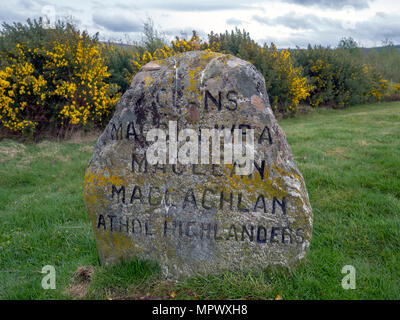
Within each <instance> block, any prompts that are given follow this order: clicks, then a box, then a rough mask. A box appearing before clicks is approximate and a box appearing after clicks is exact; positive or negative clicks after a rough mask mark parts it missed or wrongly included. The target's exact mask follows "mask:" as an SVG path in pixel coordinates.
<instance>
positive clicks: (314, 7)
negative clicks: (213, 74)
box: [0, 0, 400, 48]
mask: <svg viewBox="0 0 400 320" xmlns="http://www.w3.org/2000/svg"><path fill="white" fill-rule="evenodd" d="M45 14H46V15H48V16H49V17H50V18H54V16H55V17H56V18H60V17H65V16H72V17H73V18H74V20H75V22H76V23H77V25H78V26H79V27H80V28H81V29H86V30H87V31H88V32H89V33H95V32H97V31H98V32H99V33H100V38H101V39H110V40H122V41H124V40H125V39H131V40H140V38H141V32H142V28H143V22H144V21H146V20H147V18H148V17H150V18H151V19H152V20H153V21H154V24H155V26H156V27H157V28H158V29H159V30H160V31H163V32H164V33H165V35H166V36H167V37H171V36H175V35H179V34H181V33H182V32H183V33H186V34H187V35H188V36H190V35H191V30H193V29H195V30H197V31H198V32H199V34H200V36H201V37H203V38H206V36H207V34H208V33H209V32H210V31H214V32H224V31H225V30H231V29H234V28H235V27H238V28H240V29H243V28H244V29H245V30H246V31H248V32H250V35H251V37H252V38H253V39H255V40H256V41H258V42H259V43H260V44H262V43H264V42H267V43H270V42H274V43H275V44H277V45H278V47H280V48H285V47H295V46H300V47H305V46H307V44H308V43H311V44H312V45H314V44H322V45H331V46H336V45H337V43H338V42H339V40H340V39H341V38H342V37H349V36H351V37H353V38H354V39H355V40H357V41H358V42H359V43H360V44H361V45H362V46H364V47H371V46H377V45H381V44H382V41H383V40H385V39H389V40H391V41H392V42H394V43H395V44H399V43H400V1H396V0H332V1H331V0H283V1H275V0H270V1H269V0H268V1H261V0H203V1H201V0H195V1H190V0H186V1H185V0H183V1H182V0H181V1H178V0H107V1H100V0H90V1H88V0H57V1H54V0H0V20H1V22H8V23H10V22H13V21H18V22H23V21H25V20H26V19H27V18H35V17H39V16H43V15H45Z"/></svg>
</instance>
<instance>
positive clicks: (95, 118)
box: [0, 32, 120, 134]
mask: <svg viewBox="0 0 400 320" xmlns="http://www.w3.org/2000/svg"><path fill="white" fill-rule="evenodd" d="M33 45H35V44H32V43H27V44H25V43H18V44H17V45H16V47H15V50H11V51H10V52H9V53H8V54H7V55H6V56H5V59H4V60H3V61H2V62H3V67H2V69H1V70H0V124H1V125H3V126H4V127H6V128H8V129H9V130H11V131H14V132H19V133H22V134H28V133H29V134H34V133H35V131H36V130H37V129H39V131H40V130H41V129H44V128H46V127H49V126H51V127H57V128H59V129H60V128H62V127H66V126H67V127H70V126H74V125H80V126H86V125H88V124H89V123H92V124H94V125H102V124H103V122H104V121H105V120H106V119H107V117H108V116H109V115H110V113H111V112H112V111H113V109H114V107H115V105H116V103H117V101H118V99H119V96H120V94H119V93H117V92H116V91H117V88H116V86H115V85H111V84H109V83H106V79H107V78H108V77H109V76H110V74H109V72H108V71H107V66H106V65H105V62H104V58H103V54H102V52H101V50H102V45H101V44H99V43H98V42H96V41H91V40H90V39H88V38H87V37H85V36H84V37H82V36H81V35H80V34H79V32H76V33H73V34H67V37H66V38H64V39H61V40H55V41H51V42H47V43H44V44H43V43H41V45H40V46H39V47H34V48H32V46H33Z"/></svg>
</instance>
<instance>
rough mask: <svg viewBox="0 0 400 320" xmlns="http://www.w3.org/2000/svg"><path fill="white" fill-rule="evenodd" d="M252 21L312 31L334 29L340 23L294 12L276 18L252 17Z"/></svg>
mask: <svg viewBox="0 0 400 320" xmlns="http://www.w3.org/2000/svg"><path fill="white" fill-rule="evenodd" d="M253 19H254V20H255V21H257V22H259V23H261V24H265V25H268V26H276V25H280V26H285V27H288V28H290V29H294V30H299V29H312V30H321V29H326V28H335V27H336V26H337V24H338V23H339V24H340V23H341V22H340V21H338V20H334V19H328V18H320V17H318V16H316V15H313V14H305V15H298V14H296V13H294V12H291V13H288V14H286V15H283V16H278V17H276V18H269V17H260V16H257V15H256V16H253Z"/></svg>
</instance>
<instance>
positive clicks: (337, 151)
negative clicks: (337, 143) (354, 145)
mask: <svg viewBox="0 0 400 320" xmlns="http://www.w3.org/2000/svg"><path fill="white" fill-rule="evenodd" d="M344 152H345V149H344V148H342V147H336V148H334V149H332V150H327V151H325V153H326V155H328V156H341V157H344V158H349V156H348V155H346V154H345V153H344Z"/></svg>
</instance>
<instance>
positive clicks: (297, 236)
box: [97, 214, 304, 245]
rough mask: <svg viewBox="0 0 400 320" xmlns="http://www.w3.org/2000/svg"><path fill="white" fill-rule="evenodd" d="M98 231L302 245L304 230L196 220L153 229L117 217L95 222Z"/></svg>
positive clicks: (167, 220)
mask: <svg viewBox="0 0 400 320" xmlns="http://www.w3.org/2000/svg"><path fill="white" fill-rule="evenodd" d="M97 230H99V231H106V232H111V233H113V232H119V233H125V234H126V235H129V236H137V237H139V236H140V237H153V236H155V235H156V230H159V231H158V232H161V233H162V237H164V238H169V239H171V240H179V239H183V238H186V239H191V240H200V241H205V240H208V241H215V242H218V241H235V242H243V241H247V242H254V243H258V244H274V243H277V244H295V245H296V244H302V243H303V242H304V235H303V233H304V230H303V229H302V228H298V229H295V230H294V229H292V228H290V227H287V226H267V225H257V224H226V225H221V224H218V223H215V222H199V221H196V220H188V221H184V220H171V219H170V218H164V220H163V222H162V224H161V226H160V225H158V226H157V227H156V226H155V225H153V224H152V223H151V222H150V221H149V220H145V219H138V218H136V217H129V216H124V217H117V216H115V215H106V216H104V215H102V214H100V215H99V216H98V219H97Z"/></svg>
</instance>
